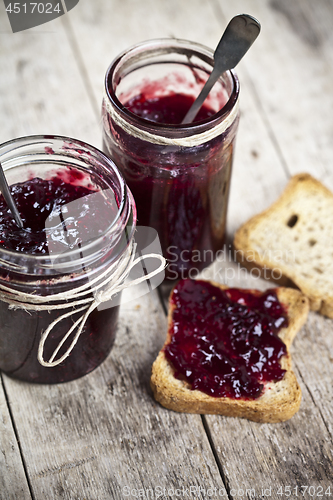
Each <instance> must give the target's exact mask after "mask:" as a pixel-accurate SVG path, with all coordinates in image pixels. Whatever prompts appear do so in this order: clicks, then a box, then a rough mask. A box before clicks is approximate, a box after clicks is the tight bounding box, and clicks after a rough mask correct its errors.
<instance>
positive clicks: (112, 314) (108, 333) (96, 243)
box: [0, 136, 136, 383]
mask: <svg viewBox="0 0 333 500" xmlns="http://www.w3.org/2000/svg"><path fill="white" fill-rule="evenodd" d="M0 161H1V164H2V166H3V169H4V171H5V174H6V177H7V180H8V183H9V185H13V184H16V185H17V186H19V188H16V190H19V189H20V186H23V187H24V186H28V183H30V184H29V185H30V186H31V185H32V192H33V194H34V196H35V194H36V193H37V191H38V189H45V188H44V184H42V183H43V182H44V181H49V180H52V181H53V180H54V179H56V180H57V182H58V181H59V180H60V181H59V182H58V184H60V188H59V189H58V191H57V193H58V201H57V203H58V202H59V199H60V202H61V201H63V200H62V199H61V198H62V196H64V193H65V192H66V189H69V188H68V186H71V187H72V188H73V189H74V190H77V189H78V188H80V189H81V188H82V189H83V191H84V189H85V188H87V190H88V191H89V194H88V195H87V196H85V197H82V198H80V199H79V200H76V201H75V202H72V203H68V204H67V205H64V206H62V207H61V210H60V209H59V207H58V209H57V210H58V211H57V210H56V209H55V208H54V209H53V211H52V217H51V216H50V217H49V218H48V222H47V223H46V229H45V232H46V234H47V239H48V251H47V252H46V253H43V254H41V253H38V252H35V251H33V252H32V253H28V252H25V251H24V245H26V244H30V243H31V242H32V241H34V238H36V237H37V236H36V234H35V233H34V230H31V229H29V228H28V229H27V228H25V229H24V230H21V232H20V230H19V229H17V231H15V230H14V231H13V232H12V233H11V234H12V236H9V238H11V237H12V238H13V239H17V241H18V244H17V245H16V244H15V245H12V244H11V243H13V242H11V241H9V242H7V244H6V242H4V241H1V242H0V369H1V370H3V371H4V372H5V373H7V374H8V375H10V376H12V377H15V378H18V379H21V380H26V381H30V382H39V383H57V382H65V381H68V380H72V379H76V378H78V377H81V376H82V375H85V374H86V373H88V372H90V371H91V370H93V369H94V368H96V367H97V366H98V365H99V364H100V363H101V362H102V361H103V360H104V359H105V358H106V357H107V355H108V354H109V352H110V350H111V347H112V345H113V342H114V338H115V333H116V325H117V318H118V309H119V306H118V305H116V306H115V307H111V305H112V304H111V305H110V307H105V308H101V307H100V308H97V307H96V308H94V307H93V308H92V309H91V314H89V313H88V314H87V316H86V317H84V315H85V313H86V312H87V309H88V308H89V307H90V305H91V304H92V303H93V301H94V300H95V299H94V293H93V291H92V290H93V289H95V288H96V286H97V285H96V284H101V283H102V282H103V280H104V279H105V276H107V277H108V279H109V278H110V279H112V275H113V273H114V272H117V270H118V268H119V266H123V267H125V268H126V265H127V263H128V262H129V260H130V258H131V252H132V244H133V234H134V230H135V225H136V208H135V204H134V200H133V197H132V194H131V193H130V191H129V190H128V189H127V186H126V183H125V181H124V179H123V177H122V175H121V174H120V173H119V171H118V169H117V167H116V165H115V164H114V163H113V161H112V160H110V159H109V158H108V157H106V156H105V155H104V154H103V153H102V152H101V151H99V150H97V149H96V148H94V147H92V146H89V145H88V144H85V143H83V142H81V141H77V140H74V139H70V138H66V137H59V136H31V137H24V138H20V139H15V140H13V141H10V142H7V143H5V144H2V145H1V146H0ZM54 182H55V181H54ZM64 183H65V185H66V186H67V187H66V188H64V187H63V185H64ZM24 189H25V188H24ZM29 189H30V188H29ZM75 192H76V191H75ZM17 196H21V197H22V196H23V195H17ZM24 196H27V190H26V191H25V195H24ZM90 196H92V197H95V198H90ZM96 196H98V197H100V198H99V199H98V201H97V202H96ZM16 199H17V200H19V198H16ZM81 200H82V203H81ZM89 200H90V201H89ZM91 200H95V201H91ZM19 201H20V206H21V209H22V206H24V200H22V199H21V200H19ZM49 201H50V203H51V205H52V203H53V204H55V199H51V200H49ZM77 202H79V205H77ZM22 203H23V204H22ZM36 203H38V202H37V201H36ZM73 203H74V204H76V208H75V207H74V208H73V206H72V205H73ZM60 204H61V203H60ZM39 209H42V207H37V216H38V210H39ZM43 209H45V207H44V208H43ZM29 210H30V209H29ZM73 210H74V211H73ZM92 210H93V212H92ZM40 214H41V215H40V216H41V217H42V213H41V212H40ZM26 216H27V214H25V213H23V211H22V210H21V217H22V218H23V220H25V219H28V218H27V217H26ZM1 217H2V214H1V216H0V225H1V223H2V222H3V221H2V220H1ZM87 217H88V218H87ZM64 219H65V220H64ZM87 221H88V222H87ZM64 224H65V225H64ZM80 225H81V226H82V227H83V229H82V227H80ZM30 227H31V226H30ZM1 230H2V231H3V230H4V229H3V227H1ZM61 240H66V241H65V243H66V245H65V247H63V246H62V243H61ZM8 245H9V247H10V248H9V247H8ZM18 245H20V246H22V245H23V251H22V248H21V249H19V250H17V248H18ZM52 245H53V246H54V248H53V250H54V251H52ZM59 245H60V246H59ZM110 269H111V271H110V273H111V274H110V275H108V272H109V270H110ZM114 269H115V271H114ZM94 287H95V288H94ZM79 290H80V293H79ZM81 290H82V291H81ZM73 292H75V293H77V295H73ZM55 299H56V300H55ZM74 302H75V304H74ZM117 303H119V301H118V302H117ZM58 306H59V307H58ZM81 320H82V321H83V323H81ZM53 322H54V323H53ZM76 322H78V324H77V328H78V327H79V325H83V329H82V332H81V334H80V335H79V337H78V339H77V342H76V343H75V342H74V344H73V345H74V347H73V346H72V342H73V336H75V334H76V332H77V328H74V330H73V331H72V333H70V335H69V336H68V338H67V339H66V335H67V334H68V333H69V332H70V329H71V327H72V326H73V325H74V324H76ZM50 324H53V325H54V326H53V327H52V329H51V330H50V331H49V333H48V335H47V338H44V340H43V342H41V339H43V335H45V332H46V331H47V330H48V328H49V326H50ZM62 342H63V343H62ZM71 346H72V347H71ZM58 349H59V350H58ZM57 350H58V351H57ZM55 351H56V352H57V355H56V356H55V358H56V359H55V361H53V363H49V362H48V360H51V361H52V360H54V357H53V353H54V352H55ZM67 354H68V356H67ZM62 357H64V359H63V361H62V362H61V363H60V364H56V363H57V359H58V360H59V359H60V358H62ZM41 360H42V361H41ZM43 360H46V361H43Z"/></svg>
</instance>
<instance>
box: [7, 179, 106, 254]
mask: <svg viewBox="0 0 333 500" xmlns="http://www.w3.org/2000/svg"><path fill="white" fill-rule="evenodd" d="M76 172H77V173H76V174H75V173H74V172H72V171H69V173H68V174H67V175H66V180H64V179H63V175H59V176H54V177H52V178H51V179H49V180H45V179H40V178H33V179H31V180H27V181H25V182H22V183H18V184H14V185H12V186H10V191H11V193H12V196H13V198H14V201H15V204H16V206H17V208H18V211H19V213H20V215H21V218H22V221H23V226H24V230H19V229H18V227H17V225H16V224H15V221H14V219H13V217H12V215H11V212H10V210H9V209H8V207H7V204H6V202H5V201H4V198H3V197H2V196H0V246H2V247H3V248H6V249H7V250H12V251H16V252H24V253H29V254H48V253H49V248H48V243H50V242H51V243H54V244H55V245H57V249H58V250H61V249H62V250H65V249H66V248H68V247H75V246H77V245H78V244H80V243H83V242H86V241H88V240H89V239H91V238H95V237H96V236H98V235H99V234H101V233H102V232H103V231H104V230H105V229H106V228H107V227H108V224H110V222H111V221H112V220H113V218H114V215H115V206H114V205H115V203H114V204H113V203H112V201H113V200H111V202H110V201H109V200H107V199H103V197H102V196H99V197H98V198H96V197H94V196H88V195H91V194H93V193H95V192H96V188H94V187H93V186H84V185H80V184H79V182H80V181H81V180H82V179H80V178H78V175H79V174H80V172H79V171H76ZM67 178H68V179H67ZM84 197H86V198H85V199H84V200H82V203H81V202H80V205H79V206H78V209H77V208H76V209H74V211H73V210H69V213H68V216H66V213H65V215H64V213H63V212H62V210H61V207H63V206H64V205H68V204H69V203H71V202H73V201H75V200H78V199H81V198H84Z"/></svg>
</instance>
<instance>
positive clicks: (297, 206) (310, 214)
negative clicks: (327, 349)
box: [234, 174, 333, 318]
mask: <svg viewBox="0 0 333 500" xmlns="http://www.w3.org/2000/svg"><path fill="white" fill-rule="evenodd" d="M234 247H235V255H236V259H237V260H238V261H239V262H241V263H242V264H244V265H245V266H246V267H248V268H249V269H252V270H253V268H256V269H259V270H260V273H261V276H263V277H266V278H270V279H271V278H272V279H275V280H276V281H278V282H279V283H280V284H285V285H290V284H293V285H296V286H297V287H298V288H299V289H300V290H301V291H302V292H303V293H304V294H305V295H306V296H307V297H308V298H309V300H310V307H311V309H312V310H314V311H318V312H320V313H321V314H323V315H325V316H328V317H330V318H333V193H331V192H330V191H329V190H328V189H327V188H326V187H325V186H323V185H322V184H321V183H320V182H319V181H317V180H316V179H314V178H313V177H312V176H311V175H309V174H298V175H296V176H294V177H293V178H292V179H291V180H290V182H289V184H288V185H287V187H286V189H285V191H284V192H283V193H282V195H281V197H280V198H279V199H278V200H277V201H276V202H275V203H274V204H273V205H272V206H271V207H270V208H268V209H267V210H265V211H264V212H262V213H261V214H259V215H256V216H255V217H253V218H251V219H250V220H249V221H248V222H246V223H245V224H244V225H242V226H241V227H240V228H239V230H238V231H237V232H236V234H235V238H234Z"/></svg>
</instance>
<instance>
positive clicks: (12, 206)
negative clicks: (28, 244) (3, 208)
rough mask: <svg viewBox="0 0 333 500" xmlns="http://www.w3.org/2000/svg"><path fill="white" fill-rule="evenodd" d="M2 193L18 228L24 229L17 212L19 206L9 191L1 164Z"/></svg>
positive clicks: (0, 185)
mask: <svg viewBox="0 0 333 500" xmlns="http://www.w3.org/2000/svg"><path fill="white" fill-rule="evenodd" d="M0 191H1V193H2V196H3V197H4V198H5V202H6V203H7V205H8V207H9V210H10V211H11V213H12V216H13V217H14V220H15V222H16V224H17V226H18V227H19V228H20V229H23V222H22V219H21V216H20V214H19V211H18V210H17V206H16V205H15V202H14V199H13V197H12V195H11V192H10V191H9V186H8V183H7V179H6V177H5V174H4V171H3V168H2V165H1V163H0Z"/></svg>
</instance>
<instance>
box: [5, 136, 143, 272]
mask: <svg viewBox="0 0 333 500" xmlns="http://www.w3.org/2000/svg"><path fill="white" fill-rule="evenodd" d="M52 141H59V142H62V143H63V151H57V152H56V154H57V155H58V156H59V155H63V156H64V160H65V161H66V164H68V165H69V166H71V167H73V168H78V169H79V168H80V167H79V166H78V165H75V163H74V161H75V159H76V160H80V161H82V162H83V161H84V160H85V163H86V164H87V165H89V166H90V167H93V166H94V164H95V165H96V163H98V164H99V165H100V166H103V167H104V168H105V169H106V168H109V169H110V170H109V173H113V174H115V175H116V179H117V181H118V183H119V187H120V193H121V196H120V197H119V206H118V210H117V213H116V214H115V217H114V218H113V219H112V221H111V222H110V224H109V225H108V226H107V228H105V229H104V230H103V232H102V233H100V234H99V235H98V236H97V237H95V238H92V240H90V241H88V242H86V243H83V244H82V246H81V247H80V248H73V249H66V251H65V252H64V255H66V258H68V260H70V261H71V262H72V264H75V263H76V262H78V260H77V259H76V258H75V257H76V256H77V255H79V254H81V255H82V254H83V252H84V253H85V254H86V255H87V252H88V255H90V254H89V252H91V251H93V249H94V248H95V247H97V246H98V245H99V244H101V243H102V242H103V239H104V238H105V237H106V236H108V235H110V234H112V231H113V230H115V229H116V228H117V227H119V225H120V224H121V223H122V222H123V217H127V219H128V214H127V215H126V213H125V212H126V207H127V206H128V202H130V208H131V212H132V229H131V234H130V236H129V237H128V240H129V241H130V239H131V237H132V235H133V233H134V230H135V226H136V207H135V202H134V198H133V195H132V194H131V192H130V190H129V188H128V187H127V184H126V182H125V180H124V177H123V175H122V174H121V172H120V171H119V169H118V167H117V165H116V164H115V162H114V161H113V160H112V159H111V158H109V157H108V156H107V155H105V154H104V153H103V152H102V151H101V150H99V149H98V148H96V147H95V146H92V145H91V144H88V143H86V142H84V141H81V140H79V139H73V138H71V137H68V136H62V135H54V134H38V135H27V136H22V137H18V138H15V139H11V140H9V141H6V142H4V143H2V144H0V161H1V164H2V166H3V168H4V171H6V163H8V162H9V161H14V160H15V154H17V155H18V156H17V158H18V159H22V158H27V160H26V163H27V164H29V163H31V159H32V158H31V157H32V156H33V154H34V152H33V151H31V152H30V153H29V152H27V153H26V154H25V155H23V156H22V155H21V156H19V154H20V152H21V153H22V150H23V148H24V147H26V146H34V145H36V146H37V144H39V145H43V147H44V148H46V147H47V146H50V147H52V145H54V142H52ZM71 146H74V148H73V147H71ZM75 148H77V149H75ZM83 150H84V151H83ZM11 153H14V155H13V156H11V157H9V158H7V159H3V157H4V156H5V155H8V154H11ZM84 153H86V157H85V159H84V160H83V155H84ZM38 154H41V151H39V152H38ZM50 156H51V154H50V153H47V152H46V151H45V158H46V157H48V158H49V160H48V161H50V164H51V163H52V159H51V158H50ZM71 160H72V163H71ZM87 160H90V164H89V163H88V161H87ZM22 164H23V163H22V162H21V163H18V165H16V166H17V167H19V166H22ZM81 167H82V166H81ZM10 168H15V166H14V167H10ZM106 184H107V182H106ZM0 251H1V255H2V256H3V257H8V261H7V259H3V258H2V257H1V258H0V262H1V263H2V262H6V263H7V262H9V261H11V264H10V270H11V271H13V270H17V271H18V272H20V271H21V269H20V268H21V266H20V265H19V264H17V263H15V259H18V260H19V261H22V260H23V259H24V261H25V262H26V263H29V262H30V264H32V263H34V264H35V265H36V266H38V267H39V268H41V269H49V270H50V269H54V270H57V268H56V267H55V264H54V258H53V257H52V258H53V262H52V264H50V258H51V256H50V255H49V254H48V255H44V254H30V253H26V252H20V251H15V250H9V249H6V248H3V247H0ZM118 256H119V255H117V256H116V257H118ZM60 267H61V266H60Z"/></svg>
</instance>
